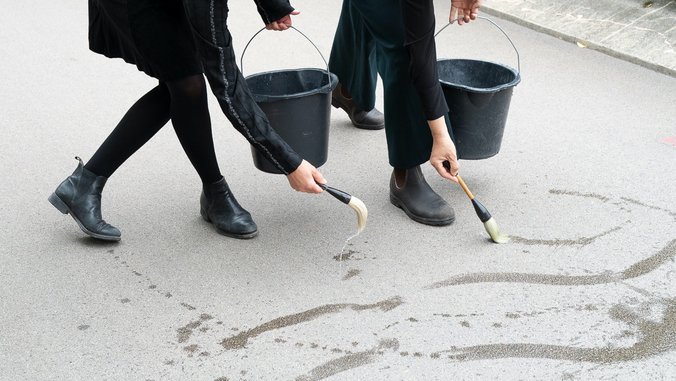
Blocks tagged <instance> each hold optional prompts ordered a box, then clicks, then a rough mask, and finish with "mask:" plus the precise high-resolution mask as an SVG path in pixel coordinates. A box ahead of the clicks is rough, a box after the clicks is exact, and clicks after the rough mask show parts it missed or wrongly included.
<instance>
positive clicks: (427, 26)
mask: <svg viewBox="0 0 676 381" xmlns="http://www.w3.org/2000/svg"><path fill="white" fill-rule="evenodd" d="M401 11H402V15H403V18H404V26H405V29H406V38H405V40H404V45H405V46H406V50H407V51H408V54H409V58H410V67H409V69H410V74H411V79H412V80H413V85H414V86H415V89H416V91H417V93H418V95H419V96H420V99H421V100H422V104H423V110H424V112H425V117H426V118H427V120H434V119H437V118H439V117H441V116H443V115H444V114H446V113H447V112H448V106H447V105H446V99H445V98H444V93H443V91H442V90H441V85H440V84H439V71H438V69H437V49H436V44H435V42H434V23H435V22H434V1H433V0H402V2H401Z"/></svg>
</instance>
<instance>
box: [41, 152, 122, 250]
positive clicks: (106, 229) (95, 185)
mask: <svg viewBox="0 0 676 381" xmlns="http://www.w3.org/2000/svg"><path fill="white" fill-rule="evenodd" d="M76 159H77V160H78V161H79V162H80V163H79V164H78V165H77V168H76V169H75V171H74V172H73V174H72V175H70V176H69V177H68V178H67V179H65V180H64V181H63V182H62V183H61V184H60V185H59V186H58V187H57V188H56V190H55V191H54V193H52V195H51V196H49V202H51V203H52V205H54V207H55V208H56V209H58V210H59V211H60V212H61V213H63V214H70V215H71V217H73V219H74V220H75V222H77V224H78V225H79V226H80V229H82V231H83V232H85V233H87V234H89V235H90V236H92V237H94V238H98V239H102V240H105V241H119V240H120V236H121V235H122V234H121V233H120V231H119V230H118V229H117V228H116V227H114V226H112V225H109V224H107V223H106V221H104V220H103V218H102V217H101V191H102V190H103V186H104V185H106V181H107V180H108V178H107V177H103V176H97V175H96V174H95V173H93V172H91V171H89V170H87V169H86V168H85V167H84V164H83V163H82V159H80V158H79V157H76Z"/></svg>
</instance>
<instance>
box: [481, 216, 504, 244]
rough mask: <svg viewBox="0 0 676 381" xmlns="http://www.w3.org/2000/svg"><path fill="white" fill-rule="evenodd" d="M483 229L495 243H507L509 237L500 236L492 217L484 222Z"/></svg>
mask: <svg viewBox="0 0 676 381" xmlns="http://www.w3.org/2000/svg"><path fill="white" fill-rule="evenodd" d="M484 227H485V228H486V231H487V232H488V235H489V236H491V239H492V240H493V242H495V243H507V242H509V236H508V235H506V234H502V233H501V232H500V229H499V228H498V223H497V222H495V220H494V219H493V217H491V218H489V219H488V221H486V222H484Z"/></svg>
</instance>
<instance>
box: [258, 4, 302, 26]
mask: <svg viewBox="0 0 676 381" xmlns="http://www.w3.org/2000/svg"><path fill="white" fill-rule="evenodd" d="M254 2H255V3H256V7H257V8H258V13H259V14H260V15H261V18H263V22H264V23H265V24H266V25H267V24H269V23H271V22H273V21H276V20H279V19H281V18H282V17H284V16H286V15H288V14H289V13H291V11H293V7H292V6H291V4H290V3H289V0H254Z"/></svg>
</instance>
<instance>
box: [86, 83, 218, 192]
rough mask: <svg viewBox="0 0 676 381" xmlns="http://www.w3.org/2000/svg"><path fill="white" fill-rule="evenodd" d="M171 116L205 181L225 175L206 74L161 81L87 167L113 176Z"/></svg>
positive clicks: (187, 150) (135, 106)
mask: <svg viewBox="0 0 676 381" xmlns="http://www.w3.org/2000/svg"><path fill="white" fill-rule="evenodd" d="M170 118H171V121H172V124H173V126H174V130H175V132H176V135H177V136H178V139H179V141H180V142H181V146H182V147H183V150H184V151H185V153H186V155H187V156H188V158H189V159H190V162H191V163H192V165H193V167H195V169H196V170H197V173H198V174H199V176H200V178H201V180H202V182H203V183H204V184H211V183H213V182H215V181H218V180H219V179H220V178H221V173H220V170H219V168H218V162H217V161H216V154H215V151H214V142H213V137H212V135H211V119H210V116H209V109H208V104H207V93H206V84H205V81H204V77H202V75H195V76H191V77H187V78H183V79H180V80H176V81H167V82H164V83H160V85H159V86H157V87H155V88H154V89H152V90H151V91H149V92H148V93H147V94H145V95H144V96H143V97H141V99H139V100H138V101H137V102H136V103H135V104H134V105H133V106H132V107H131V108H130V109H129V111H127V113H126V114H125V116H124V117H123V118H122V120H121V121H120V123H119V124H118V125H117V127H115V129H114V130H113V132H112V133H111V134H110V135H109V136H108V138H107V139H106V140H105V141H104V142H103V144H102V145H101V147H99V149H98V150H97V151H96V153H95V154H94V156H93V157H92V158H91V160H90V161H89V162H88V163H87V165H86V166H85V168H87V169H88V170H90V171H91V172H93V173H95V174H97V175H99V176H105V177H110V176H111V175H112V174H113V173H114V172H115V170H117V168H119V166H120V165H122V163H124V162H125V161H126V160H127V159H128V158H129V157H130V156H131V155H133V154H134V153H135V152H136V151H137V150H138V149H139V148H141V147H142V146H143V145H144V144H145V143H146V142H148V140H150V139H151V138H152V137H153V136H154V135H155V134H156V133H157V131H159V130H160V129H161V128H162V127H163V126H164V125H165V124H166V123H167V121H169V119H170Z"/></svg>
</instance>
